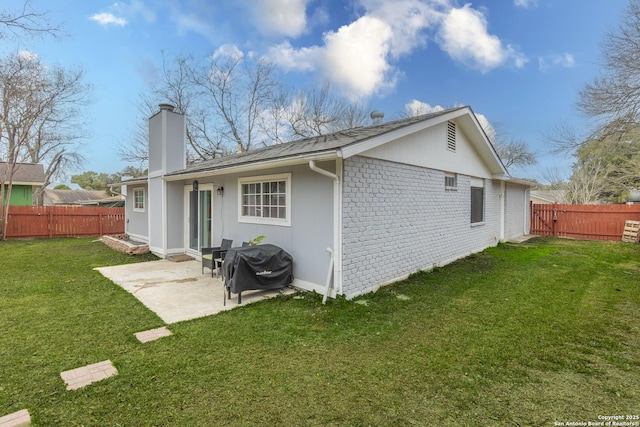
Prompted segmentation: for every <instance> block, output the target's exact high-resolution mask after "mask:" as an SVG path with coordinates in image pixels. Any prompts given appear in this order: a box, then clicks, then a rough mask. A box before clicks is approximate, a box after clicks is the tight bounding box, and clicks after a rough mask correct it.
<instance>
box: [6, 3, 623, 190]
mask: <svg viewBox="0 0 640 427" xmlns="http://www.w3.org/2000/svg"><path fill="white" fill-rule="evenodd" d="M31 4H32V7H33V9H35V10H38V11H49V13H50V15H49V16H50V19H51V20H52V21H54V22H62V23H63V25H64V29H65V31H66V33H67V34H68V35H69V37H65V38H63V39H61V40H57V41H52V40H30V41H27V42H24V43H22V44H20V43H18V42H17V41H11V42H10V43H6V42H5V43H4V45H3V46H2V48H1V49H2V50H4V51H5V52H6V51H8V50H14V51H15V50H30V51H32V52H34V53H37V54H38V55H39V56H40V58H41V59H42V60H43V61H44V62H45V63H47V64H59V65H63V66H75V65H80V66H82V67H83V68H84V69H85V71H86V82H87V83H90V84H92V85H93V86H94V88H95V91H94V93H93V99H94V101H95V102H94V103H93V105H92V106H91V107H90V108H88V109H87V111H86V115H87V117H86V120H87V122H88V123H89V126H88V128H89V130H90V132H91V134H90V135H89V136H88V137H87V139H86V144H85V146H84V148H83V151H82V153H83V155H84V156H85V158H86V162H85V164H84V165H83V168H82V170H81V171H86V170H94V171H97V172H106V173H113V172H117V171H120V170H122V169H123V168H124V167H125V166H126V165H127V163H126V162H124V161H123V160H121V159H119V157H118V155H117V153H116V151H117V150H116V145H117V144H118V143H121V142H124V141H127V140H128V139H129V137H130V134H131V131H132V129H133V128H134V127H135V124H136V120H139V117H138V113H137V110H136V107H135V103H136V101H137V99H138V96H139V93H140V92H142V91H143V90H144V88H145V85H146V84H147V82H148V81H149V79H150V78H151V77H152V76H153V75H154V73H157V72H158V70H159V67H160V66H161V58H162V52H163V51H164V52H165V54H166V55H167V56H168V57H172V56H173V55H176V54H181V53H192V54H194V55H197V56H202V57H204V56H207V55H211V54H213V53H214V52H215V51H216V50H218V49H229V48H231V47H233V48H234V49H238V50H240V51H242V52H243V53H244V54H253V55H259V56H265V57H267V58H269V59H270V60H271V61H272V62H274V63H275V64H276V65H277V66H278V67H279V69H280V70H281V71H282V72H283V73H284V75H285V77H286V78H288V79H292V80H295V81H296V82H321V81H324V80H329V81H331V83H332V85H333V86H334V87H337V88H339V89H340V91H341V92H342V93H344V94H345V95H347V96H350V97H353V98H361V99H366V100H367V101H368V103H369V104H370V105H371V106H372V107H373V108H375V109H378V110H381V111H383V112H384V113H385V119H386V120H390V119H395V118H398V117H399V116H400V114H401V113H402V112H403V111H405V110H406V109H407V108H410V106H414V107H415V106H419V107H420V108H421V110H423V111H425V110H428V109H433V108H439V107H444V108H449V107H454V106H457V105H470V106H471V107H472V108H473V110H474V111H475V112H476V114H478V115H481V117H482V118H483V120H484V119H486V120H487V121H488V122H489V123H491V124H493V125H496V126H498V127H499V129H500V130H501V132H503V133H504V134H506V135H508V136H509V137H511V138H515V139H521V140H524V141H526V142H527V143H528V144H529V146H530V148H531V150H532V151H534V152H535V153H536V155H537V157H538V159H539V163H538V164H537V165H536V166H534V167H529V168H526V169H514V170H512V171H511V172H512V174H513V175H515V176H518V177H525V178H535V179H538V180H542V179H543V177H544V172H545V170H546V169H548V168H558V169H561V170H564V171H567V173H568V171H569V170H570V162H571V160H570V159H568V158H567V157H565V156H562V155H554V154H552V153H551V150H552V147H550V146H548V145H547V144H546V142H545V138H544V136H543V135H544V133H545V132H546V133H548V132H549V131H550V130H551V129H552V127H553V126H554V125H556V124H558V123H560V122H562V123H566V124H569V125H571V126H573V127H575V128H576V130H578V131H580V130H581V129H584V128H585V127H586V126H588V123H587V121H586V120H585V119H584V118H582V117H581V116H580V115H579V113H578V112H577V111H576V109H575V101H576V97H577V93H578V90H579V89H580V88H581V87H582V85H583V84H584V83H585V82H587V81H589V80H591V79H592V78H593V77H595V76H596V75H597V73H598V71H599V67H598V61H599V59H600V47H601V44H602V40H603V37H604V35H605V34H606V32H608V31H612V30H614V29H615V28H616V26H617V25H618V22H619V21H620V19H621V16H622V12H623V11H624V8H625V6H626V4H627V1H626V0H607V1H601V0H585V1H581V2H577V1H570V0H557V1H551V0H499V1H498V0H492V1H489V0H486V1H476V2H473V3H464V2H461V1H456V0H343V1H335V0H217V1H209V0H123V1H117V2H114V1H102V0H92V1H78V0H31ZM21 5H22V0H3V1H2V6H0V8H2V9H4V10H13V9H17V8H18V7H20V6H21ZM162 101H163V100H158V102H162ZM81 171H72V172H71V173H78V172H81Z"/></svg>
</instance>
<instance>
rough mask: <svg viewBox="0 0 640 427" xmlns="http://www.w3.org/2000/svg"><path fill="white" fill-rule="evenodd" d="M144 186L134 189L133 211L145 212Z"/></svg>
mask: <svg viewBox="0 0 640 427" xmlns="http://www.w3.org/2000/svg"><path fill="white" fill-rule="evenodd" d="M144 196H145V191H144V188H134V189H133V211H134V212H144Z"/></svg>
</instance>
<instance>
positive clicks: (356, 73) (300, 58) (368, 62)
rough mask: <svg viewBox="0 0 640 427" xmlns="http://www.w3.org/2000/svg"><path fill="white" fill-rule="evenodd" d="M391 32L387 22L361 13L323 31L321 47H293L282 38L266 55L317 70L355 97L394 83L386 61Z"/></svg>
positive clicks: (291, 65) (287, 65) (294, 66)
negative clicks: (353, 18) (334, 28)
mask: <svg viewBox="0 0 640 427" xmlns="http://www.w3.org/2000/svg"><path fill="white" fill-rule="evenodd" d="M391 35H392V33H391V28H390V26H389V25H388V24H387V23H386V22H384V21H382V20H380V19H377V18H373V17H371V16H363V17H361V18H360V19H358V20H357V21H355V22H353V23H351V24H349V25H345V26H343V27H340V28H339V29H338V31H336V32H333V31H330V32H328V33H326V34H325V35H324V42H325V44H324V46H322V47H320V46H313V47H309V48H301V49H294V48H293V47H292V46H291V44H290V43H289V42H284V43H281V44H279V45H277V46H275V47H274V48H272V49H270V50H269V52H268V54H267V56H268V57H269V59H271V60H272V61H274V62H276V63H277V64H279V65H280V66H283V67H285V68H288V69H296V70H304V71H307V70H316V71H318V72H320V73H321V74H322V75H323V76H324V77H326V78H328V79H330V80H331V81H332V83H333V84H335V85H336V86H338V87H339V88H341V89H342V90H344V91H346V94H347V95H349V96H351V97H354V98H357V97H361V96H367V95H370V94H372V93H375V92H378V91H380V90H383V89H385V88H387V87H391V86H393V85H394V84H395V74H394V69H393V67H391V65H389V63H388V61H387V57H388V55H389V50H390V40H391Z"/></svg>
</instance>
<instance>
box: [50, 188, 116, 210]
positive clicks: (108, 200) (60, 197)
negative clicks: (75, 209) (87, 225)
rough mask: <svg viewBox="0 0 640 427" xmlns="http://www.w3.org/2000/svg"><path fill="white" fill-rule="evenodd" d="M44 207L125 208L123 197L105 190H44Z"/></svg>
mask: <svg viewBox="0 0 640 427" xmlns="http://www.w3.org/2000/svg"><path fill="white" fill-rule="evenodd" d="M43 205H44V206H111V207H115V206H124V197H123V196H113V195H111V194H109V192H107V191H104V190H44V195H43Z"/></svg>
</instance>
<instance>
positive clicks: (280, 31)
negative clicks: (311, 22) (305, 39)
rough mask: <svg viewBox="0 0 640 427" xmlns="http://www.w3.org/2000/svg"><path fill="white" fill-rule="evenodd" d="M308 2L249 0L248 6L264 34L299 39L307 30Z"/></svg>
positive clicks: (304, 0) (297, 0)
mask: <svg viewBox="0 0 640 427" xmlns="http://www.w3.org/2000/svg"><path fill="white" fill-rule="evenodd" d="M307 1H308V0H260V1H250V0H249V1H247V6H249V7H250V9H251V11H252V12H253V14H254V16H255V21H256V24H257V25H258V28H259V29H260V31H262V32H263V33H264V34H268V35H280V36H285V37H298V36H299V35H301V34H302V33H304V32H305V30H306V29H307Z"/></svg>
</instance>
